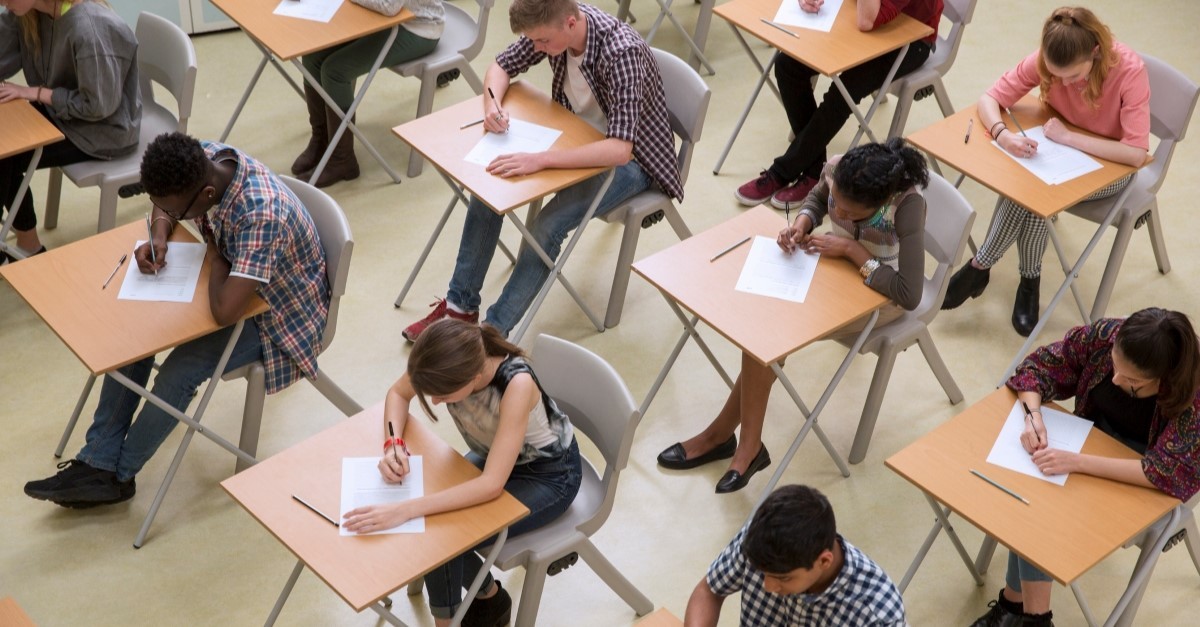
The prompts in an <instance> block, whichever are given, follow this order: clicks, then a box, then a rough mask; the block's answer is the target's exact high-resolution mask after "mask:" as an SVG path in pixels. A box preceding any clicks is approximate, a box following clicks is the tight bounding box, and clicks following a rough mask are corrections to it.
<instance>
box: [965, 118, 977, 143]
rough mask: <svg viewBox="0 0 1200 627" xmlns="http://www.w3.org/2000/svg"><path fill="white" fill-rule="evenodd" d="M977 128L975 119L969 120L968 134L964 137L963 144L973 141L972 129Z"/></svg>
mask: <svg viewBox="0 0 1200 627" xmlns="http://www.w3.org/2000/svg"><path fill="white" fill-rule="evenodd" d="M973 126H975V118H971V119H970V120H967V134H966V135H963V143H964V144H965V143H967V142H969V141H971V127H973Z"/></svg>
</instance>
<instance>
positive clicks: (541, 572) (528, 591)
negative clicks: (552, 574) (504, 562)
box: [514, 561, 549, 627]
mask: <svg viewBox="0 0 1200 627" xmlns="http://www.w3.org/2000/svg"><path fill="white" fill-rule="evenodd" d="M547 566H549V562H543V561H534V562H531V563H528V564H525V583H524V584H522V585H521V601H520V603H519V604H518V605H517V620H516V622H515V623H514V624H515V627H534V625H536V624H537V615H538V608H539V606H541V603H542V589H543V588H545V586H546V567H547Z"/></svg>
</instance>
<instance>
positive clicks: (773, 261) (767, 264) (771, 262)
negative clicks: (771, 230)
mask: <svg viewBox="0 0 1200 627" xmlns="http://www.w3.org/2000/svg"><path fill="white" fill-rule="evenodd" d="M820 258H821V255H820V254H819V253H806V252H804V251H802V250H800V249H796V252H793V253H790V254H789V253H785V252H783V249H781V248H779V244H777V243H775V240H773V239H771V238H769V237H763V236H761V235H759V236H757V237H755V238H754V242H753V243H752V244H751V246H750V254H749V255H748V256H747V257H746V265H744V266H742V274H741V275H739V276H738V282H737V285H736V286H734V289H736V290H737V291H739V292H748V293H750V294H758V295H760V296H770V297H771V298H782V299H783V300H790V301H792V302H794V303H802V302H804V297H805V296H808V288H809V286H810V285H812V280H813V275H814V274H816V272H817V260H818V259H820Z"/></svg>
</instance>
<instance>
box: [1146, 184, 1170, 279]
mask: <svg viewBox="0 0 1200 627" xmlns="http://www.w3.org/2000/svg"><path fill="white" fill-rule="evenodd" d="M1146 229H1147V230H1149V232H1150V247H1151V248H1153V249H1154V261H1155V263H1157V264H1158V271H1159V272H1161V273H1162V274H1167V273H1168V272H1170V271H1171V260H1170V259H1169V258H1168V257H1167V242H1166V240H1164V239H1163V232H1162V224H1160V223H1159V221H1158V201H1157V200H1155V201H1152V202H1151V204H1150V215H1149V216H1148V217H1147V218H1146Z"/></svg>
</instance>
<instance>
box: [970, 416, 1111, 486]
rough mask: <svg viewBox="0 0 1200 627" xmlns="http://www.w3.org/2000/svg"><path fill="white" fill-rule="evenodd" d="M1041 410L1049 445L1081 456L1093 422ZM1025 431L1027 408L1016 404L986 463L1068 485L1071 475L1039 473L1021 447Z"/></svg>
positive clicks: (1031, 459)
mask: <svg viewBox="0 0 1200 627" xmlns="http://www.w3.org/2000/svg"><path fill="white" fill-rule="evenodd" d="M1039 409H1040V410H1041V412H1042V423H1043V424H1045V425H1046V440H1047V442H1046V444H1047V446H1049V447H1050V448H1056V449H1059V450H1063V451H1071V452H1072V453H1078V452H1079V451H1080V449H1082V448H1083V443H1084V441H1086V440H1087V437H1088V433H1090V432H1091V430H1092V423H1091V421H1090V420H1084V419H1083V418H1080V417H1079V416H1075V415H1073V414H1068V413H1066V412H1061V411H1058V410H1057V409H1051V408H1049V407H1045V406H1042V407H1040V408H1039ZM1024 430H1025V409H1024V408H1023V407H1021V401H1017V402H1015V403H1013V408H1012V411H1010V412H1008V420H1006V421H1004V426H1003V427H1002V428H1001V429H1000V435H999V436H997V437H996V444H995V445H993V446H992V452H991V453H989V454H988V456H987V462H988V463H989V464H995V465H997V466H1000V467H1001V468H1007V469H1009V470H1015V471H1017V472H1019V473H1021V474H1025V475H1029V476H1030V477H1037V478H1038V479H1041V480H1043V481H1049V482H1050V483H1055V484H1058V485H1066V483H1067V477H1069V476H1070V473H1068V474H1065V475H1043V474H1042V471H1040V470H1038V467H1037V465H1036V464H1034V463H1033V458H1032V457H1031V456H1030V455H1029V453H1026V452H1025V447H1023V446H1021V432H1022V431H1024Z"/></svg>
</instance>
